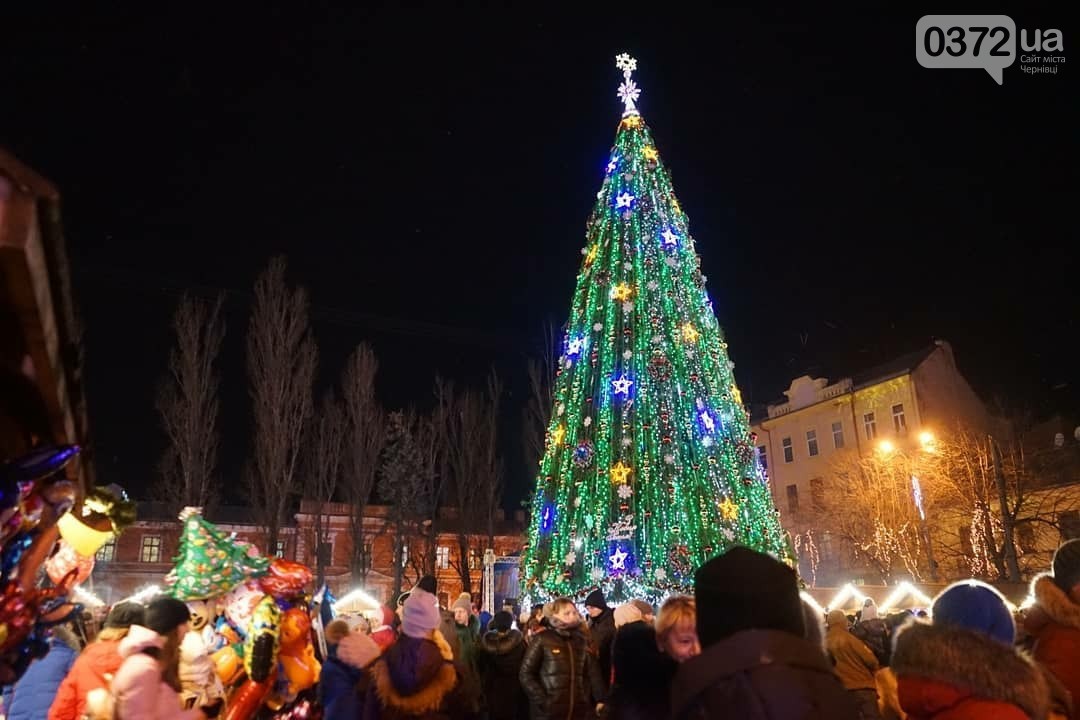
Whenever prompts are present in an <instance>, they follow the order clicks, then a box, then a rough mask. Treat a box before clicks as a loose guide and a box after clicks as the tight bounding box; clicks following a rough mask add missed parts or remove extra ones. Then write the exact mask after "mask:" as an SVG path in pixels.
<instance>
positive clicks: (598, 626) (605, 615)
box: [585, 588, 615, 703]
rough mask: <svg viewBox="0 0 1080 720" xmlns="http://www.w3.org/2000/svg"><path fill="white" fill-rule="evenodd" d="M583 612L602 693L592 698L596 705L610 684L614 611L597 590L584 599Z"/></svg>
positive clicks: (605, 694)
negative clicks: (598, 671) (586, 615)
mask: <svg viewBox="0 0 1080 720" xmlns="http://www.w3.org/2000/svg"><path fill="white" fill-rule="evenodd" d="M585 612H587V613H589V643H590V647H591V649H592V652H593V655H595V656H596V659H597V664H598V665H599V670H600V688H601V689H602V692H601V694H600V695H599V696H597V697H595V698H593V699H594V700H596V702H598V703H602V702H604V700H605V698H606V697H607V692H608V684H609V683H610V682H611V643H612V641H613V640H614V639H615V611H614V610H612V609H611V608H610V607H608V604H607V600H605V599H604V593H602V592H600V589H599V588H597V589H596V590H593V591H592V592H591V593H589V595H588V597H586V598H585Z"/></svg>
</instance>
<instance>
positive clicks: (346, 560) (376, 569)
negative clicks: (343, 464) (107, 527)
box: [87, 500, 525, 604]
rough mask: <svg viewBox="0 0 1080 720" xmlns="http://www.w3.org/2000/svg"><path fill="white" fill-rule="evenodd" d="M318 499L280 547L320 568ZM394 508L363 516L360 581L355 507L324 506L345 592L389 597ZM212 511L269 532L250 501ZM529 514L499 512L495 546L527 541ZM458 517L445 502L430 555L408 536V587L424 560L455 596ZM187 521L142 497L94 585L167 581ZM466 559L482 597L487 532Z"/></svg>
mask: <svg viewBox="0 0 1080 720" xmlns="http://www.w3.org/2000/svg"><path fill="white" fill-rule="evenodd" d="M317 511H318V506H317V503H315V502H313V501H309V500H305V501H303V502H301V504H300V508H299V512H297V513H296V514H295V515H294V517H293V522H292V523H291V524H289V525H287V526H285V527H283V528H282V529H281V531H280V538H279V540H278V547H277V549H276V553H277V554H278V555H280V556H281V557H284V558H287V559H290V560H296V561H297V562H301V563H303V564H305V565H307V566H308V567H310V568H312V570H313V571H314V570H315V567H316V552H317V548H318V547H319V542H318V540H317V535H316V526H317V523H316V512H317ZM388 511H389V508H388V507H386V506H382V505H371V506H368V508H367V512H366V513H365V516H364V521H363V532H364V538H365V542H366V543H367V544H369V547H370V565H369V568H370V569H369V571H368V573H367V577H366V578H365V579H364V581H363V582H362V583H361V582H360V581H359V578H356V579H354V577H353V573H352V572H351V571H350V567H349V565H350V558H351V556H352V530H351V526H352V522H351V508H350V506H348V505H344V504H336V503H335V504H330V505H327V506H325V507H324V508H323V527H324V533H323V535H324V541H323V543H322V545H323V554H324V559H325V563H324V572H325V576H326V583H327V585H328V586H329V587H330V589H331V591H332V592H333V593H334V594H335V595H337V596H338V597H340V596H342V595H344V594H345V593H346V592H348V591H349V590H351V589H353V588H355V587H361V586H362V587H363V589H364V590H366V591H367V592H368V593H369V594H371V595H373V596H374V597H376V598H378V599H379V600H381V601H382V602H389V601H390V599H391V598H390V595H391V593H392V587H393V537H394V528H393V526H392V524H391V523H390V522H389V520H388ZM208 519H209V520H210V521H212V522H213V523H214V524H215V525H217V526H218V528H219V529H221V530H222V531H223V532H226V533H235V534H236V537H237V538H238V539H240V540H244V541H247V542H251V543H254V544H255V545H257V546H259V547H263V546H264V545H265V542H266V535H265V533H264V532H263V531H262V530H261V529H260V528H259V527H258V526H257V525H256V524H255V523H254V521H253V520H252V518H251V511H250V509H249V508H241V507H220V508H217V509H216V510H214V511H213V512H211V513H209V514H208ZM524 525H525V517H524V514H523V513H520V512H519V513H517V514H516V516H514V517H512V518H507V517H505V516H504V515H503V514H501V513H500V515H499V516H498V518H497V520H496V526H495V537H494V551H495V554H496V555H497V556H506V555H511V554H515V553H517V552H518V551H519V550H520V549H521V547H522V544H523V543H524ZM457 527H458V518H457V516H456V513H455V512H454V509H453V508H443V509H441V510H440V514H439V524H438V529H439V533H438V535H437V537H436V539H435V542H434V548H433V552H434V557H433V558H430V559H429V558H427V557H426V551H425V550H424V548H425V547H426V546H427V543H425V542H424V539H423V538H421V537H419V536H417V537H410V538H407V539H406V543H405V547H406V552H405V557H404V561H405V562H404V567H403V572H402V580H403V582H402V586H403V588H404V589H408V588H409V587H410V586H411V585H412V584H413V583H415V582H416V581H417V580H418V579H419V576H420V575H421V574H423V573H422V568H423V567H424V566H425V565H429V562H428V561H429V560H430V561H431V564H433V565H434V567H435V573H436V577H437V578H438V581H439V595H440V599H441V600H442V601H443V602H444V603H446V604H449V603H452V602H453V601H454V599H455V598H456V597H457V595H458V593H460V592H461V590H462V586H463V582H462V577H461V574H460V573H461V572H462V570H461V566H462V554H463V553H462V552H461V549H460V547H461V544H460V543H459V535H458V533H457ZM180 530H181V523H180V521H179V520H177V519H176V517H175V516H174V515H170V514H169V513H168V512H167V510H166V508H165V507H164V506H162V505H160V504H157V503H142V504H141V505H140V507H139V519H138V521H137V522H136V523H135V525H134V526H132V527H131V528H130V529H128V530H127V531H126V532H125V533H124V534H123V535H121V536H120V537H119V538H118V539H116V540H115V541H113V542H110V543H108V544H106V545H105V546H103V547H102V548H101V550H100V551H99V552H98V555H97V564H96V566H95V568H94V573H93V576H92V579H91V580H90V581H89V582H88V583H87V586H88V587H89V588H90V589H92V590H93V592H94V593H95V594H97V595H98V596H99V597H100V598H101V599H102V600H104V601H105V602H106V603H114V602H116V601H118V600H121V599H123V598H125V597H128V596H130V595H132V594H133V593H135V592H136V591H137V590H139V589H141V588H143V587H146V586H149V585H161V584H162V581H163V580H164V578H165V575H166V573H168V572H169V570H170V569H171V568H172V559H173V557H174V556H175V554H176V552H177V548H178V545H179V539H180ZM466 540H467V542H466V551H465V553H464V555H465V558H464V565H465V567H466V568H467V572H468V575H469V578H470V581H471V585H472V593H473V598H474V599H475V600H479V598H480V596H479V591H480V580H481V576H482V574H483V567H482V565H483V563H482V558H483V555H484V551H485V549H486V546H487V538H486V537H485V536H484V535H483V534H470V535H468V536H467V538H466Z"/></svg>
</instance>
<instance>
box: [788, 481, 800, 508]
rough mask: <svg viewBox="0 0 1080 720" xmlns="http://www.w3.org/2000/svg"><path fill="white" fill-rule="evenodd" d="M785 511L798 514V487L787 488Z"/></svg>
mask: <svg viewBox="0 0 1080 720" xmlns="http://www.w3.org/2000/svg"><path fill="white" fill-rule="evenodd" d="M787 509H788V510H789V511H790V512H793V513H794V512H799V486H798V485H788V486H787Z"/></svg>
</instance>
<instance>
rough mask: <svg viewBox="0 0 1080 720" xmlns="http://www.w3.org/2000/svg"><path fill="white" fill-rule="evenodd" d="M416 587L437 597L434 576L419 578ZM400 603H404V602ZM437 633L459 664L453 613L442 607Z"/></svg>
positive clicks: (459, 655)
mask: <svg viewBox="0 0 1080 720" xmlns="http://www.w3.org/2000/svg"><path fill="white" fill-rule="evenodd" d="M416 587H418V588H420V589H421V590H424V591H425V592H428V593H431V595H432V596H434V597H436V598H437V597H439V592H438V584H437V582H436V580H435V576H434V575H425V576H424V577H422V578H420V581H419V582H417V583H416ZM401 602H404V600H402V601H401ZM439 633H441V634H442V636H443V640H445V641H446V644H447V645H449V646H450V651H451V652H453V653H454V660H456V661H458V662H460V661H461V645H460V644H459V643H458V635H457V625H456V624H455V623H454V613H453V612H451V611H450V610H447V609H446V608H443V607H440V608H439ZM459 670H460V668H459Z"/></svg>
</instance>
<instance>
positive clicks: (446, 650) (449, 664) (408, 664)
mask: <svg viewBox="0 0 1080 720" xmlns="http://www.w3.org/2000/svg"><path fill="white" fill-rule="evenodd" d="M339 652H340V650H339ZM457 685H458V674H457V671H456V670H455V668H454V653H453V651H452V650H451V649H450V645H449V644H448V643H447V642H446V640H445V639H444V638H443V636H442V633H440V632H439V631H438V630H435V631H433V632H432V635H431V638H430V639H428V638H415V637H410V636H408V635H402V636H401V637H399V638H398V640H397V642H396V643H394V645H393V646H392V647H391V648H390V649H389V650H387V651H386V652H385V653H383V656H382V657H381V658H379V660H378V661H377V662H376V663H375V664H374V665H373V666H372V667H371V688H370V689H369V690H368V693H367V696H366V697H365V699H364V714H363V718H364V720H404V718H423V720H446V719H449V718H451V717H455V715H454V713H455V711H456V709H457V704H458V699H457V697H456V693H455V690H456V688H457ZM327 717H329V716H327Z"/></svg>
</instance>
